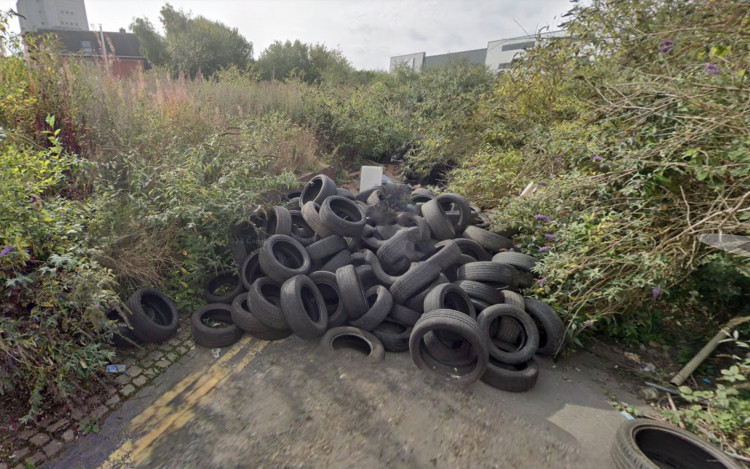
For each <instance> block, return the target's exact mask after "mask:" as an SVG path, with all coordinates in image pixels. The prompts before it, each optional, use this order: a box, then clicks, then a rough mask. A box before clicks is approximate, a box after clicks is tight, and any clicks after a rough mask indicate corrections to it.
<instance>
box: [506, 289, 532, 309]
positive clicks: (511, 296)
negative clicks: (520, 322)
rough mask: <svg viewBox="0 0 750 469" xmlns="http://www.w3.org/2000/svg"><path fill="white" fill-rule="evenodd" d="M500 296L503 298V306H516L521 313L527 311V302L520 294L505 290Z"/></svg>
mask: <svg viewBox="0 0 750 469" xmlns="http://www.w3.org/2000/svg"><path fill="white" fill-rule="evenodd" d="M500 296H501V297H502V303H503V304H505V305H511V306H515V307H516V308H518V309H520V310H521V311H525V310H526V301H525V300H524V299H523V296H521V294H520V293H516V292H514V291H510V290H503V291H501V292H500Z"/></svg>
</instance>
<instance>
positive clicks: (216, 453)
mask: <svg viewBox="0 0 750 469" xmlns="http://www.w3.org/2000/svg"><path fill="white" fill-rule="evenodd" d="M361 358H362V355H359V353H358V352H354V351H348V350H344V351H339V352H337V353H336V354H334V355H326V354H325V353H324V352H323V351H322V349H320V348H319V347H318V346H317V344H316V343H315V342H305V341H302V340H300V339H297V338H295V337H291V338H289V339H286V340H284V341H281V342H271V343H269V342H265V341H260V340H257V339H253V338H251V337H250V336H248V335H245V336H244V337H243V339H242V340H241V341H240V342H238V343H237V344H235V345H234V346H232V347H230V348H227V349H224V350H222V353H221V356H220V357H219V358H218V359H215V358H214V357H213V355H212V354H211V351H210V350H206V349H203V348H200V347H195V348H194V349H192V350H191V351H189V352H188V353H187V354H186V355H185V356H183V357H182V359H181V360H180V361H178V362H177V363H176V364H174V365H172V366H171V367H170V368H169V369H168V370H167V372H166V373H165V374H163V375H162V376H161V377H159V378H157V379H156V380H155V381H154V382H153V383H152V384H151V385H150V386H147V387H145V388H143V389H141V390H140V391H139V392H138V393H137V394H136V395H135V396H134V397H133V398H131V399H130V400H128V401H127V402H125V403H124V404H123V406H122V407H121V408H120V409H119V410H118V411H117V412H114V413H112V414H110V416H109V417H108V418H107V419H106V421H105V422H104V423H103V424H102V425H100V429H101V430H100V432H99V433H98V434H89V435H86V436H85V437H83V438H81V439H80V440H78V441H77V442H76V443H75V444H74V445H73V446H72V447H71V448H69V449H68V450H67V451H66V452H65V453H63V454H62V455H61V456H60V457H59V458H58V459H56V460H54V461H52V462H50V463H49V464H48V465H46V466H45V467H50V468H65V469H67V468H75V467H86V468H89V467H105V468H120V467H175V468H177V467H179V468H185V467H196V468H214V467H215V468H225V467H334V468H335V467H347V468H351V467H363V468H364V467H367V468H369V467H389V468H391V467H437V468H443V467H445V468H456V467H491V468H492V467H497V468H506V467H507V468H524V467H528V468H542V467H543V468H554V467H576V468H581V467H583V468H587V467H590V468H610V467H613V464H612V462H611V460H610V457H609V448H610V446H611V443H612V439H613V438H614V434H615V431H616V429H617V427H618V426H619V425H620V424H621V423H622V422H623V421H624V419H623V417H622V416H621V415H620V414H619V413H618V412H617V411H615V410H614V409H613V408H612V407H611V406H610V405H609V403H608V402H607V401H608V399H609V398H608V396H607V394H606V393H605V391H608V392H612V391H614V390H617V393H618V397H619V398H620V399H621V400H626V401H627V402H629V403H631V404H635V403H637V402H636V399H635V398H634V397H633V396H632V395H630V394H628V393H627V392H626V391H624V390H623V389H622V386H621V383H620V382H619V380H618V378H617V377H616V376H614V375H612V374H611V373H609V372H608V371H607V370H606V369H605V368H606V366H607V364H606V363H603V362H601V361H600V360H599V359H598V358H596V357H594V356H593V355H590V354H587V353H580V354H578V355H576V356H574V357H572V358H569V359H565V360H563V361H562V362H561V363H558V364H557V365H553V364H552V362H550V361H547V360H540V365H541V371H540V376H539V381H538V383H537V385H536V387H535V388H534V389H533V390H531V391H529V392H526V393H521V394H513V393H507V392H503V391H498V390H496V389H494V388H492V387H490V386H488V385H486V384H484V383H481V382H478V383H475V384H472V385H470V386H468V387H463V388H461V387H456V386H454V385H451V384H448V383H445V382H443V381H441V380H439V379H436V378H433V377H432V376H430V375H428V374H426V373H424V372H421V371H419V370H418V369H417V368H416V367H415V366H414V364H413V363H412V362H411V359H410V357H409V354H408V353H403V354H390V353H387V354H386V358H385V360H384V361H383V362H381V363H378V364H375V365H369V364H367V363H365V362H364V361H363V360H362V359H361Z"/></svg>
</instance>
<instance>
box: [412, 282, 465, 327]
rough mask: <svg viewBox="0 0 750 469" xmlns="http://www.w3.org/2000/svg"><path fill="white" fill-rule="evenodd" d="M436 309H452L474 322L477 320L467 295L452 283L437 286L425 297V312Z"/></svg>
mask: <svg viewBox="0 0 750 469" xmlns="http://www.w3.org/2000/svg"><path fill="white" fill-rule="evenodd" d="M436 309H452V310H454V311H458V312H461V313H464V314H466V315H467V316H469V317H470V318H472V319H474V320H476V319H477V312H476V309H475V308H474V305H473V304H472V303H471V298H469V295H467V294H466V292H464V291H463V290H462V289H461V287H459V286H458V285H454V284H452V283H444V284H441V285H437V286H436V287H434V288H433V289H432V290H430V292H429V293H428V294H427V296H426V297H425V299H424V310H425V312H429V311H434V310H436Z"/></svg>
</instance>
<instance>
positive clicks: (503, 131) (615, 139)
mask: <svg viewBox="0 0 750 469" xmlns="http://www.w3.org/2000/svg"><path fill="white" fill-rule="evenodd" d="M742 8H743V7H742V4H741V2H735V1H730V0H725V1H720V2H711V3H705V2H678V3H675V2H665V1H660V0H628V1H624V2H606V1H595V2H593V3H592V4H591V5H590V6H586V7H584V6H580V5H578V6H576V7H575V8H574V10H573V11H572V18H573V19H572V20H571V21H570V23H569V24H568V25H567V27H568V30H569V32H570V33H571V35H572V36H573V37H574V38H575V39H574V40H568V39H557V40H554V41H553V42H550V43H548V44H546V45H544V46H541V47H537V48H535V49H533V50H530V51H527V52H528V53H527V56H526V58H525V59H524V60H522V61H520V62H518V63H517V65H516V66H515V67H514V68H513V69H512V70H511V71H510V72H509V73H506V74H502V75H500V76H499V77H498V81H497V84H496V85H495V87H494V89H493V90H492V92H491V93H489V94H488V95H487V96H486V98H487V99H484V100H482V102H481V103H480V105H479V107H478V109H477V111H476V112H475V114H474V115H473V116H472V117H471V118H470V120H471V121H472V122H473V124H467V126H469V125H474V126H475V128H477V129H481V135H482V139H483V143H482V145H480V146H478V148H477V149H476V150H475V152H476V153H475V156H473V157H469V158H468V159H466V160H465V161H464V162H462V164H461V167H460V168H459V169H457V170H456V171H454V172H453V173H452V175H451V181H450V182H451V186H452V188H454V189H457V190H461V191H465V192H466V193H468V194H469V195H470V196H472V197H477V198H478V201H479V202H481V203H482V204H483V205H484V206H485V207H494V208H495V210H496V212H495V214H496V218H497V224H498V225H507V224H511V225H516V226H517V227H519V228H521V229H522V235H521V237H520V240H519V242H521V243H522V244H523V245H524V247H525V248H526V249H527V250H529V251H531V252H537V251H539V252H538V256H539V257H540V258H541V259H542V262H541V263H540V264H539V267H538V269H539V273H540V275H541V276H542V277H543V280H542V281H541V282H540V285H538V290H537V293H538V294H539V295H541V296H544V297H546V298H547V299H548V300H550V301H552V302H553V303H554V304H555V306H556V307H557V308H558V309H559V310H561V311H563V312H564V313H565V314H566V316H567V318H568V320H569V321H570V327H569V332H570V333H571V335H573V336H575V335H578V334H579V333H581V332H584V333H588V332H591V331H592V330H599V331H605V332H606V333H608V334H612V335H616V336H619V337H622V338H624V339H626V340H628V341H632V342H643V341H645V340H648V339H652V338H663V337H665V336H666V335H668V334H669V331H670V330H671V331H674V332H676V333H677V335H678V336H684V334H685V331H686V330H687V331H690V333H691V334H696V335H700V334H702V333H705V331H706V330H707V328H706V326H709V325H711V324H715V323H716V321H723V320H726V319H727V318H728V317H730V316H731V315H733V314H737V312H739V311H741V310H742V308H743V305H744V304H746V294H744V293H740V292H739V291H737V290H734V291H730V290H725V291H724V293H726V294H727V296H725V298H724V301H722V302H720V303H718V304H717V303H715V302H710V303H709V302H708V301H707V300H710V299H711V297H710V296H705V294H706V293H705V292H706V288H697V284H696V282H695V281H693V280H692V278H693V277H691V275H699V272H701V270H702V269H701V266H702V265H704V263H705V261H704V258H705V256H706V255H708V254H709V253H710V250H709V249H707V248H705V247H701V245H700V243H699V242H698V241H697V239H696V237H697V235H699V234H701V233H711V232H719V231H721V232H729V233H736V234H747V233H748V228H749V226H748V220H750V213H748V212H747V209H746V204H747V197H748V187H750V170H749V169H748V168H750V165H749V164H748V163H750V160H749V159H748V151H747V148H748V139H749V138H750V128H749V127H748V125H747V124H748V120H747V116H746V113H747V110H746V107H745V105H744V103H745V102H746V99H745V98H744V95H745V94H746V93H745V92H743V90H744V88H745V87H746V81H747V78H746V71H747V70H748V68H750V63H748V60H749V59H748V55H747V54H744V53H741V52H739V51H744V50H747V47H748V43H747V37H746V36H744V35H733V34H725V33H724V32H723V31H738V30H741V29H742V28H743V27H745V26H746V23H747V17H746V16H744V15H741V14H738V12H739V11H741V10H742ZM646 11H648V12H650V13H649V14H648V15H645V14H639V13H636V12H646ZM686 24H689V25H691V26H690V28H689V32H688V31H687V30H685V28H684V27H683V26H684V25H686ZM716 24H722V27H721V28H718V29H717V28H716V27H715V25H716ZM605 37H606V38H607V40H606V41H603V40H602V39H601V38H605ZM503 173H504V174H503ZM530 181H537V182H540V183H542V184H540V187H539V189H538V190H537V192H536V193H535V194H534V195H533V196H531V197H525V198H517V194H519V193H520V191H521V190H522V189H523V188H524V187H525V186H526V184H528V183H529V182H530ZM495 197H501V199H499V201H498V202H493V199H494V198H495ZM743 207H744V208H743ZM536 216H539V217H536ZM535 217H536V218H535ZM528 227H533V229H531V230H529V229H528ZM742 263H743V261H742V260H741V259H739V258H735V259H734V260H727V261H725V262H724V264H723V266H724V267H723V268H728V269H730V270H729V271H728V272H736V273H738V274H740V275H741V276H744V280H742V281H739V283H738V284H740V285H745V284H746V282H747V277H746V274H747V271H746V268H744V269H742V268H740V266H741V265H742ZM743 272H744V273H743ZM704 281H705V279H704ZM714 281H715V280H714ZM717 307H720V309H718V308H717Z"/></svg>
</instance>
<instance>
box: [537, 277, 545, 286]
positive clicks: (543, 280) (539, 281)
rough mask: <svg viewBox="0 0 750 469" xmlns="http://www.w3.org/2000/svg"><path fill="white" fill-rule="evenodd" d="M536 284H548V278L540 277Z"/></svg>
mask: <svg viewBox="0 0 750 469" xmlns="http://www.w3.org/2000/svg"><path fill="white" fill-rule="evenodd" d="M536 284H537V285H539V286H541V285H547V279H544V278H540V279H538V280H537V281H536Z"/></svg>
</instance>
